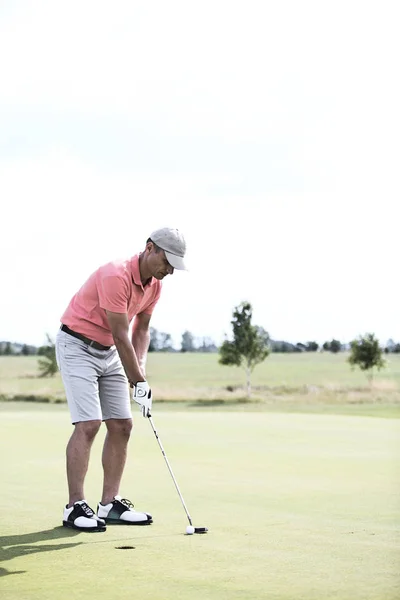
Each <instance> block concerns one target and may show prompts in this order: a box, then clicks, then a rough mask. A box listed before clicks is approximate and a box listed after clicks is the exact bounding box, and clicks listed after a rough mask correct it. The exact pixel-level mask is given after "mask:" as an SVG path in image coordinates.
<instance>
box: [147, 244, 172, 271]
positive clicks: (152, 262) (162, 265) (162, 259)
mask: <svg viewBox="0 0 400 600" xmlns="http://www.w3.org/2000/svg"><path fill="white" fill-rule="evenodd" d="M148 251H149V254H148V262H147V264H148V266H149V269H150V271H151V274H152V277H155V278H156V279H164V277H165V276H166V275H172V274H173V272H174V268H173V267H172V266H171V265H170V264H169V262H168V260H167V257H166V256H165V252H164V250H159V251H158V252H156V249H155V247H154V244H149V247H148Z"/></svg>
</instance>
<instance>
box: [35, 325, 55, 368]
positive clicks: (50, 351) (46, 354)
mask: <svg viewBox="0 0 400 600" xmlns="http://www.w3.org/2000/svg"><path fill="white" fill-rule="evenodd" d="M46 337H47V345H46V346H41V350H42V354H41V358H39V361H38V364H39V377H53V375H55V373H57V370H58V367H57V360H56V347H55V344H54V342H53V340H52V339H51V337H50V336H49V334H48V333H47V334H46Z"/></svg>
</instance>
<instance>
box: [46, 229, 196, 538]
mask: <svg viewBox="0 0 400 600" xmlns="http://www.w3.org/2000/svg"><path fill="white" fill-rule="evenodd" d="M185 252H186V243H185V240H184V238H183V236H182V234H181V233H180V232H179V231H178V230H177V229H169V228H163V229H158V230H157V231H154V232H153V233H152V234H151V236H150V238H148V240H147V242H146V247H145V249H144V251H143V252H141V253H140V254H138V255H135V256H133V257H132V258H131V259H128V260H125V261H114V262H111V263H108V264H106V265H103V266H102V267H100V268H99V269H98V270H97V271H95V272H94V273H93V274H92V275H91V276H90V277H89V279H88V280H87V281H86V283H84V285H83V286H82V287H81V288H80V290H79V291H78V292H77V293H76V294H75V296H74V297H73V298H72V300H71V302H70V303H69V305H68V307H67V309H66V311H65V312H64V314H63V316H62V317H61V322H62V325H61V328H60V331H59V332H58V334H57V340H56V355H57V363H58V366H59V369H60V372H61V377H62V380H63V384H64V387H65V392H66V396H67V401H68V406H69V409H70V412H71V420H72V424H73V425H74V432H73V433H72V436H71V438H70V440H69V442H68V445H67V480H68V490H69V501H68V504H67V505H66V507H65V509H64V518H63V525H64V526H65V527H72V528H74V529H78V530H81V531H105V529H106V524H107V523H108V524H127V525H149V524H150V523H152V520H153V519H152V516H151V515H150V514H149V513H146V512H139V511H136V510H135V509H134V507H133V504H132V503H131V502H130V501H129V500H126V499H123V498H121V496H120V495H119V488H120V483H121V478H122V474H123V470H124V466H125V461H126V454H127V445H128V440H129V437H130V433H131V429H132V413H131V399H130V392H129V386H130V388H132V399H133V400H134V401H136V402H137V403H138V404H140V406H141V409H142V414H143V416H145V417H147V416H149V415H150V410H151V402H152V399H151V390H150V387H149V385H148V383H147V380H146V370H145V368H146V357H147V350H148V347H149V342H150V333H149V323H150V319H151V315H152V312H153V310H154V307H155V305H156V303H157V302H158V299H159V297H160V293H161V286H162V284H161V282H162V280H163V279H164V277H165V276H166V275H172V274H173V272H174V269H185V264H184V260H183V259H184V256H185ZM132 319H134V321H133V326H132V338H131V340H130V339H129V325H130V322H131V321H132ZM128 382H129V386H128ZM102 421H105V424H106V427H107V434H106V438H105V441H104V447H103V454H102V465H103V475H104V479H103V492H102V498H101V502H99V504H98V508H97V514H95V513H94V511H93V510H92V509H91V508H90V506H89V505H88V504H87V502H86V500H85V493H84V482H85V477H86V473H87V469H88V465H89V456H90V450H91V447H92V444H93V440H94V438H95V436H96V434H97V433H98V431H99V429H100V426H101V423H102Z"/></svg>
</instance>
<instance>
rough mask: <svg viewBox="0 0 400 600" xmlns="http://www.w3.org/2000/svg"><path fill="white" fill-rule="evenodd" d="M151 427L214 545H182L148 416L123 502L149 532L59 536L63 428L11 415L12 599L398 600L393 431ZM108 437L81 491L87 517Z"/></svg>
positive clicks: (281, 424)
mask: <svg viewBox="0 0 400 600" xmlns="http://www.w3.org/2000/svg"><path fill="white" fill-rule="evenodd" d="M154 421H155V424H156V426H157V428H158V430H159V434H160V438H161V440H162V442H163V444H164V446H165V450H166V452H167V455H168V458H169V459H170V462H171V464H172V467H173V469H174V472H175V475H176V477H177V480H178V482H179V485H180V487H181V489H182V492H183V495H184V498H185V500H186V502H187V505H188V508H189V510H190V511H191V513H192V516H193V520H194V524H195V525H196V526H207V527H208V528H209V533H208V534H207V535H203V536H186V535H184V532H185V529H186V525H187V520H186V516H185V514H184V511H183V508H182V506H181V504H180V501H179V498H178V495H177V493H176V490H175V488H174V485H173V482H172V479H171V477H170V475H169V473H168V470H167V467H166V465H165V463H164V460H163V457H162V455H161V452H160V449H159V447H158V445H157V442H156V440H155V438H154V435H153V433H152V430H151V427H150V424H149V423H147V421H146V420H145V419H143V418H142V417H141V416H140V415H139V416H137V417H136V427H135V433H134V436H133V438H132V441H131V444H130V453H129V460H128V464H127V468H126V473H125V477H124V482H123V483H124V484H123V488H122V490H121V491H122V493H123V495H126V496H127V497H130V498H131V499H132V500H133V501H134V502H135V504H136V506H137V508H138V509H143V510H147V511H149V512H151V513H152V514H153V517H154V524H153V525H152V526H150V527H143V528H140V527H139V528H135V527H109V528H108V530H107V532H105V533H98V534H84V533H75V532H74V531H71V530H66V529H65V528H62V527H60V522H61V519H62V505H63V504H64V503H65V501H66V497H65V481H64V452H65V444H66V441H67V439H68V437H69V434H70V431H71V427H70V425H69V418H68V413H67V412H66V410H65V411H64V410H62V411H60V410H59V409H57V410H52V409H51V407H48V406H47V407H43V410H40V411H38V410H35V411H30V410H29V408H28V409H27V410H26V411H21V410H19V411H18V412H7V411H3V412H2V415H1V425H0V449H1V467H0V481H1V505H2V519H1V526H0V540H1V546H0V548H1V549H0V556H1V559H2V561H3V562H2V564H1V568H0V575H3V577H0V597H1V599H2V600H25V599H26V600H39V599H40V600H46V599H49V600H50V599H51V600H60V599H63V600H64V599H70V598H74V599H79V600H80V599H82V600H83V599H91V598H93V599H96V600H110V599H114V598H116V599H118V600H124V599H128V598H129V599H132V598H137V599H145V598H149V599H150V598H151V599H152V600H158V599H159V600H169V599H180V598H182V599H184V600H200V599H201V600H205V599H207V600H221V599H225V598H226V599H229V600H230V599H236V598H237V599H239V598H240V599H245V598H246V599H247V598H248V599H252V600H255V599H271V600H275V599H276V600H278V599H279V600H298V599H299V600H300V599H306V600H328V599H335V600H344V599H348V600H357V599H360V600H395V599H398V598H399V597H400V585H399V583H400V582H399V564H400V552H399V541H400V540H399V528H398V526H399V513H400V500H399V489H400V488H399V483H400V481H399V479H400V475H399V474H400V468H399V467H400V464H399V463H400V458H399V449H400V442H399V439H400V436H399V434H400V422H399V421H398V420H391V419H378V418H365V417H353V416H351V417H350V416H348V417H346V416H332V415H296V414H284V415H283V414H275V413H274V414H268V413H255V412H251V413H245V412H241V413H235V412H227V413H226V414H224V413H223V412H222V411H221V412H204V413H202V412H201V411H194V410H188V411H186V412H163V411H162V410H161V409H160V411H158V410H157V412H155V414H154ZM103 435H104V433H102V434H100V435H99V438H98V439H97V440H96V442H95V445H94V448H93V454H92V459H91V464H90V470H89V475H88V480H87V490H86V496H87V500H88V502H89V504H91V505H92V506H93V507H95V505H96V502H97V501H98V500H99V493H100V490H101V467H100V454H101V442H102V438H103ZM117 546H133V548H132V549H130V550H118V549H116V547H117Z"/></svg>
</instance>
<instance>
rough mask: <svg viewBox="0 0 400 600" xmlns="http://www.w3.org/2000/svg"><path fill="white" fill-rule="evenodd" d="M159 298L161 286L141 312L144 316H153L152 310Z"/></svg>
mask: <svg viewBox="0 0 400 600" xmlns="http://www.w3.org/2000/svg"><path fill="white" fill-rule="evenodd" d="M160 296H161V285H160V286H159V288H158V290H157V292H156V295H155V296H154V298H153V299H151V300H150V302H149V304H148V305H147V306H145V307H144V308H143V310H142V311H141V312H143V313H145V314H146V315H151V314H153V310H154V308H155V305H156V304H157V302H158V301H159V299H160Z"/></svg>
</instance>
